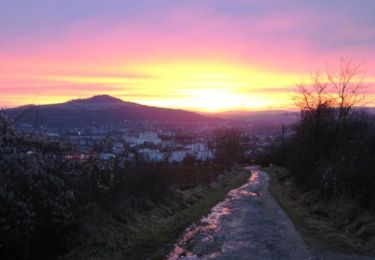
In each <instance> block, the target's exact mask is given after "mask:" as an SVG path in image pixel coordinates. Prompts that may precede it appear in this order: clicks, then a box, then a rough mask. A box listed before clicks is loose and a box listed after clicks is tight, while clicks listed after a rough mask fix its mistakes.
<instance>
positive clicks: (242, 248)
mask: <svg viewBox="0 0 375 260" xmlns="http://www.w3.org/2000/svg"><path fill="white" fill-rule="evenodd" d="M247 169H248V170H250V171H252V175H251V178H250V179H249V182H248V183H246V184H245V185H243V186H242V187H240V188H237V189H234V190H232V191H230V192H229V193H228V196H227V198H226V199H225V200H224V201H222V202H220V203H219V204H217V205H216V206H215V207H214V208H212V210H211V213H210V214H209V215H208V216H205V217H203V218H202V219H201V220H200V221H198V222H197V223H195V224H193V225H192V226H190V227H189V228H188V229H187V230H186V231H185V233H184V234H183V235H182V236H181V237H180V239H179V241H178V243H176V245H175V248H174V250H173V251H172V252H171V253H170V255H169V256H168V259H173V260H174V259H340V260H341V259H374V258H366V257H355V256H348V255H342V254H336V253H330V252H325V251H321V250H316V249H312V248H310V247H309V246H308V245H307V244H306V243H305V241H304V240H303V238H302V236H301V234H299V232H298V231H297V230H296V228H295V227H294V224H293V222H292V221H291V220H290V218H289V217H288V215H287V214H286V213H285V212H284V210H283V209H282V208H281V207H280V206H279V204H278V203H277V201H276V200H275V198H273V196H272V195H271V194H270V193H269V191H268V184H269V177H268V175H267V174H266V173H265V172H262V171H260V170H259V169H258V168H256V167H248V168H247Z"/></svg>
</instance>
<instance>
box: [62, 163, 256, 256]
mask: <svg viewBox="0 0 375 260" xmlns="http://www.w3.org/2000/svg"><path fill="white" fill-rule="evenodd" d="M224 179H225V180H224V181H221V184H219V183H215V185H209V186H205V187H197V188H195V189H191V190H189V191H188V193H189V197H190V199H189V200H187V199H181V198H180V200H178V201H177V199H175V198H171V199H170V203H169V204H173V203H174V204H175V206H171V205H168V204H167V205H163V206H160V205H155V210H153V211H150V212H149V213H148V214H149V215H148V216H145V215H142V214H140V215H138V217H136V220H135V221H134V223H133V224H134V225H133V224H132V223H127V224H123V223H120V222H117V221H113V220H111V221H107V222H106V223H103V225H105V226H106V229H107V230H109V231H107V232H108V233H111V235H110V237H111V238H113V237H116V242H115V243H113V244H112V245H111V246H110V247H109V246H108V245H107V244H103V243H97V244H91V245H89V246H88V247H86V248H81V249H76V250H75V252H73V253H72V254H70V255H69V256H67V257H66V258H67V259H97V260H101V259H146V258H151V259H164V258H165V255H166V254H167V253H168V252H169V251H170V250H171V249H172V246H173V241H175V240H176V239H177V238H178V236H179V235H180V234H181V233H182V232H183V231H184V230H185V228H187V227H188V226H189V225H190V224H192V223H193V222H195V221H197V220H198V219H200V218H201V217H202V216H204V215H206V214H208V213H209V212H210V210H211V208H212V207H213V206H215V205H216V204H217V203H218V202H220V201H222V200H224V199H225V197H226V195H227V193H228V192H229V191H230V190H232V189H234V188H237V187H239V186H241V185H243V184H245V183H246V182H247V180H248V179H249V171H247V170H246V171H244V170H242V169H241V170H239V169H237V170H236V172H235V173H231V174H229V175H226V176H225V178H224ZM192 198H193V199H192ZM181 203H182V205H179V207H178V209H177V210H176V204H181ZM181 206H182V207H181ZM161 207H163V209H161ZM166 212H168V213H166ZM161 215H164V217H162V216H161ZM140 219H142V220H141V221H140ZM104 241H106V239H104Z"/></svg>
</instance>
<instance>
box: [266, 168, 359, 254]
mask: <svg viewBox="0 0 375 260" xmlns="http://www.w3.org/2000/svg"><path fill="white" fill-rule="evenodd" d="M262 170H264V171H265V172H267V173H268V174H269V176H270V178H271V179H270V185H269V190H270V192H271V193H272V194H273V195H274V197H275V198H276V200H277V201H278V203H279V204H280V206H281V207H282V208H283V209H284V210H285V211H286V213H287V214H288V215H289V217H290V218H291V219H292V220H293V222H294V223H295V225H296V227H297V229H298V230H299V231H300V232H301V233H302V234H303V235H304V238H305V240H306V242H308V243H309V244H310V245H315V246H318V247H320V248H322V249H329V250H334V251H339V252H347V253H353V252H359V251H360V246H359V245H358V244H357V243H356V242H354V241H353V240H352V239H351V238H350V237H349V236H348V235H347V234H346V233H345V232H343V231H341V230H339V229H338V228H336V227H335V226H334V225H333V224H332V222H331V220H330V219H329V218H328V217H322V216H321V215H319V214H316V213H314V212H317V209H316V207H314V205H309V204H305V205H303V203H301V201H302V200H301V197H302V196H304V194H302V193H298V192H296V191H295V190H296V189H293V186H292V185H288V183H284V182H285V181H284V182H283V181H281V180H283V178H282V176H283V175H284V173H285V169H283V168H279V167H268V168H263V169H262ZM298 197H299V199H297V198H298Z"/></svg>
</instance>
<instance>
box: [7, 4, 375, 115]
mask: <svg viewBox="0 0 375 260" xmlns="http://www.w3.org/2000/svg"><path fill="white" fill-rule="evenodd" d="M374 13H375V1H373V0H356V1H353V0H330V1H327V0H315V1H311V0H288V1H287V0H178V1H177V0H137V1H134V0H32V1H31V0H18V1H14V0H1V3H0V93H1V94H0V107H5V108H7V107H14V106H19V105H24V104H47V103H57V102H64V101H67V100H70V99H75V98H87V97H90V96H93V95H96V94H109V95H113V96H116V97H119V98H122V99H123V100H126V101H132V102H137V103H141V104H146V105H153V106H160V107H171V108H182V109H188V110H194V111H206V112H218V111H227V110H269V109H272V110H273V109H289V108H293V101H292V99H291V96H292V95H293V92H294V90H295V85H296V84H298V83H300V82H301V81H304V80H306V79H309V75H311V74H312V73H315V72H317V71H322V70H323V71H324V70H325V69H326V68H327V67H328V68H333V69H335V68H337V66H338V63H339V61H340V60H341V59H348V58H350V59H353V60H354V61H355V62H356V63H358V64H360V65H361V76H363V78H364V81H365V82H366V84H367V85H368V87H367V91H368V95H367V96H368V99H367V100H369V101H367V102H368V104H367V105H370V106H375V95H374V93H375V90H374V89H373V88H374V87H373V86H372V85H371V84H372V82H375V30H374V28H375V15H374Z"/></svg>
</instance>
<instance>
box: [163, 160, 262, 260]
mask: <svg viewBox="0 0 375 260" xmlns="http://www.w3.org/2000/svg"><path fill="white" fill-rule="evenodd" d="M247 169H248V170H249V171H252V175H251V176H250V178H249V182H248V183H246V184H244V185H243V186H241V187H239V188H237V189H234V190H231V191H230V192H229V193H228V196H227V198H226V199H225V200H224V201H222V202H220V203H218V204H217V205H216V206H215V207H213V208H212V209H211V213H210V214H209V215H207V216H204V217H202V218H201V219H200V220H199V221H198V222H197V223H194V224H193V225H191V226H190V227H189V228H187V229H186V230H185V232H184V234H183V235H182V236H181V237H180V239H179V241H178V242H177V243H176V244H175V247H174V249H173V251H172V252H171V253H170V255H169V256H168V259H170V260H175V259H181V258H187V259H188V258H190V257H193V258H194V256H193V253H192V252H190V251H189V250H188V249H187V247H188V244H189V242H190V241H191V239H192V238H194V236H197V235H198V234H199V233H206V234H207V233H210V232H213V231H215V230H216V229H218V228H219V227H220V218H221V217H222V216H225V215H228V214H230V213H231V209H230V208H228V206H229V204H230V203H231V202H232V201H233V200H238V199H241V198H242V197H244V196H258V195H259V193H257V192H250V191H247V188H248V186H249V185H250V183H256V182H257V181H258V180H257V179H258V176H259V175H258V172H256V171H255V170H256V169H257V167H248V168H247ZM210 239H213V238H212V236H206V237H204V238H202V240H203V241H207V240H210Z"/></svg>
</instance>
